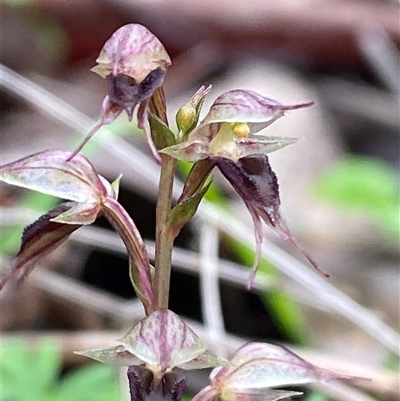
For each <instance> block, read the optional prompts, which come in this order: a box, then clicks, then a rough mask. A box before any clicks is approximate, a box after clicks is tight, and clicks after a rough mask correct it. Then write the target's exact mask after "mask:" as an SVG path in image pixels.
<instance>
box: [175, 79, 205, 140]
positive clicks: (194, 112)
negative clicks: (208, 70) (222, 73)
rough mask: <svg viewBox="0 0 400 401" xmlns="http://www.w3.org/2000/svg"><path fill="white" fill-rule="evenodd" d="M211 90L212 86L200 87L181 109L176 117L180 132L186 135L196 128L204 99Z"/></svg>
mask: <svg viewBox="0 0 400 401" xmlns="http://www.w3.org/2000/svg"><path fill="white" fill-rule="evenodd" d="M210 90H211V85H209V86H208V87H207V88H206V87H205V86H202V87H200V89H199V90H198V91H197V92H196V93H195V94H194V95H193V96H192V97H191V98H190V99H189V101H188V102H187V103H186V104H184V105H183V106H182V107H181V108H180V109H179V111H178V113H177V115H176V124H177V125H178V128H179V130H180V131H181V132H183V133H184V134H187V133H189V132H190V131H192V130H193V129H194V128H195V127H196V125H197V122H198V121H199V116H200V111H201V107H202V106H203V103H204V98H205V96H206V95H207V93H208V92H210Z"/></svg>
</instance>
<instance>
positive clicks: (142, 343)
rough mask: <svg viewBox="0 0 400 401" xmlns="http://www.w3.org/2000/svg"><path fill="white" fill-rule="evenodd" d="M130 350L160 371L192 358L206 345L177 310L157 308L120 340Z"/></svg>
mask: <svg viewBox="0 0 400 401" xmlns="http://www.w3.org/2000/svg"><path fill="white" fill-rule="evenodd" d="M120 341H121V342H122V343H123V344H125V345H126V346H127V349H129V351H130V352H132V353H133V354H135V355H136V356H137V357H139V358H140V359H141V360H143V361H144V362H146V363H147V364H148V365H149V366H154V367H158V368H159V369H160V370H161V371H164V370H166V369H168V368H173V367H175V366H179V365H182V364H184V363H186V362H189V361H191V360H192V359H194V358H196V357H197V356H198V355H200V354H202V353H203V352H205V351H206V349H207V347H206V346H205V345H204V343H203V342H202V341H201V340H200V338H199V337H198V336H197V335H196V334H195V333H194V332H193V331H192V329H191V328H190V327H189V326H188V325H187V324H186V323H185V322H184V321H183V320H182V319H181V318H180V317H179V316H178V315H176V314H175V313H173V312H171V311H170V310H167V309H162V310H157V311H155V312H153V313H152V314H150V315H149V316H147V317H146V318H145V319H143V320H142V321H140V322H139V323H138V324H137V325H136V326H135V327H134V328H133V329H132V331H131V332H130V333H129V334H128V335H126V336H125V337H123V338H122V339H121V340H120Z"/></svg>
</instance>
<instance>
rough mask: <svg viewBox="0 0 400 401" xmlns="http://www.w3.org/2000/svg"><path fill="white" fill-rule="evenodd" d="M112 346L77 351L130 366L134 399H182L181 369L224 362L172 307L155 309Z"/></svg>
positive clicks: (99, 359) (111, 362)
mask: <svg viewBox="0 0 400 401" xmlns="http://www.w3.org/2000/svg"><path fill="white" fill-rule="evenodd" d="M120 342H121V344H120V345H117V346H115V347H112V348H106V349H95V350H90V351H79V352H76V353H77V354H79V355H83V356H87V357H89V358H93V359H95V360H97V361H100V362H103V363H108V364H112V365H118V366H128V367H129V369H128V378H129V382H130V389H131V399H132V400H135V401H141V400H144V399H154V400H156V399H157V400H158V399H160V400H161V399H164V400H172V401H175V400H180V399H181V398H182V395H183V392H184V390H185V387H186V381H185V378H184V376H183V375H180V374H177V373H174V372H172V369H174V368H175V367H177V368H181V369H185V370H188V369H203V368H207V367H215V366H219V365H221V364H224V363H225V361H222V360H220V359H219V358H217V357H216V356H215V355H213V354H212V353H211V352H209V351H208V350H207V347H206V346H205V344H204V343H203V342H202V341H201V340H200V338H199V337H197V335H196V334H195V333H194V332H193V331H192V329H191V328H190V327H189V326H188V325H187V324H186V323H185V322H184V321H183V320H182V319H181V318H180V317H179V316H178V315H176V314H175V313H173V312H172V311H170V310H168V309H161V310H157V311H155V312H153V313H152V314H150V315H149V316H147V317H146V318H144V319H143V320H141V321H140V322H139V323H138V324H136V325H135V326H134V327H133V329H132V330H131V332H130V333H128V334H127V335H126V336H125V337H123V338H122V339H121V340H120Z"/></svg>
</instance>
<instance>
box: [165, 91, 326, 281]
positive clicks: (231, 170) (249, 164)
mask: <svg viewBox="0 0 400 401" xmlns="http://www.w3.org/2000/svg"><path fill="white" fill-rule="evenodd" d="M312 104H313V102H309V103H301V104H296V105H290V106H285V105H282V104H280V103H278V102H277V101H275V100H271V99H268V98H265V97H263V96H261V95H259V94H257V93H255V92H252V91H244V90H233V91H230V92H226V93H224V94H222V95H221V96H219V97H218V98H217V99H216V100H215V102H214V104H213V105H212V106H211V109H210V111H209V112H208V114H207V115H206V117H205V118H204V119H203V121H202V122H200V124H199V125H198V126H197V128H195V129H193V130H192V131H191V132H190V133H189V135H188V137H187V140H185V141H183V142H181V143H179V144H176V145H173V146H170V147H167V148H165V149H163V150H162V152H163V153H166V154H168V155H170V156H172V157H175V158H177V159H182V160H186V161H189V162H196V163H195V166H194V167H193V169H192V171H195V172H196V174H194V173H193V174H189V176H188V179H187V181H186V184H185V187H184V190H183V193H182V196H181V198H180V201H182V200H184V199H186V198H187V197H189V196H191V195H192V194H193V193H194V192H195V191H197V190H198V188H200V187H201V186H202V184H203V183H204V182H205V179H206V178H207V176H208V175H209V174H210V172H211V170H212V167H213V166H216V167H218V168H219V169H220V171H221V172H222V174H223V175H224V176H225V178H226V179H227V180H228V181H229V182H230V184H231V185H232V186H233V188H234V189H235V190H236V192H237V193H238V194H239V195H240V196H241V198H242V199H243V200H244V202H245V204H246V206H247V208H248V209H249V211H250V214H251V216H252V218H253V223H254V230H255V236H256V244H257V252H256V259H255V263H254V267H253V273H252V275H251V277H250V279H249V283H248V287H251V285H252V282H253V279H254V275H255V273H256V271H257V268H258V265H259V261H260V256H261V243H262V225H261V220H263V221H264V222H265V223H267V224H268V225H269V226H270V227H272V228H273V229H274V230H275V231H276V232H277V233H278V234H280V235H281V236H282V237H283V238H284V239H288V240H289V241H291V242H292V243H293V244H294V245H295V246H296V247H297V248H298V249H299V250H300V251H301V252H302V253H303V254H304V256H305V257H306V258H307V259H308V260H309V261H310V263H311V264H312V266H314V267H315V268H316V269H317V270H319V268H318V266H317V264H316V263H315V261H314V260H313V259H312V258H311V257H310V256H309V255H308V253H307V252H305V251H304V250H303V249H302V248H301V246H300V244H299V243H298V242H297V240H296V239H295V238H294V237H293V235H292V234H291V233H290V231H289V229H288V228H287V227H286V225H285V223H284V220H283V218H282V216H281V213H280V198H279V186H278V180H277V177H276V175H275V173H274V172H273V171H272V169H271V166H270V164H269V160H268V157H267V155H266V154H267V153H270V152H273V151H275V150H278V149H280V148H282V147H284V146H287V145H289V144H291V143H294V142H295V141H296V139H295V138H288V137H270V136H265V135H261V134H260V133H259V131H261V130H262V129H264V128H266V127H267V126H268V125H270V124H272V123H273V122H274V121H276V120H277V119H278V118H280V117H283V116H284V113H285V112H286V111H288V110H295V109H299V108H303V107H308V106H311V105H312ZM199 174H200V175H201V174H204V176H200V177H199ZM195 175H196V177H195ZM319 271H320V270H319ZM323 274H324V275H326V274H325V273H323Z"/></svg>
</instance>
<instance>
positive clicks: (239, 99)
mask: <svg viewBox="0 0 400 401" xmlns="http://www.w3.org/2000/svg"><path fill="white" fill-rule="evenodd" d="M313 104H314V102H307V103H299V104H294V105H282V104H280V103H279V102H277V101H276V100H272V99H269V98H266V97H264V96H261V95H259V94H258V93H255V92H253V91H248V90H240V89H236V90H232V91H229V92H225V93H223V94H222V95H220V96H219V97H218V98H217V99H216V100H215V102H214V104H213V105H212V106H211V108H210V111H209V113H208V114H207V115H206V117H205V118H204V120H203V121H202V122H201V123H200V124H199V126H198V128H197V129H196V130H194V131H193V132H192V133H191V135H190V138H191V140H194V139H203V140H204V137H207V138H208V140H211V139H212V138H214V137H215V135H216V132H215V130H213V129H212V126H213V125H215V124H216V123H223V122H225V123H243V122H244V123H247V124H248V126H249V132H250V134H254V133H257V132H259V131H261V130H262V129H264V128H265V127H267V126H268V125H270V124H272V123H273V122H274V121H276V120H277V119H278V118H280V117H283V116H284V114H285V112H286V111H289V110H295V109H300V108H303V107H309V106H312V105H313ZM210 126H211V127H210Z"/></svg>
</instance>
